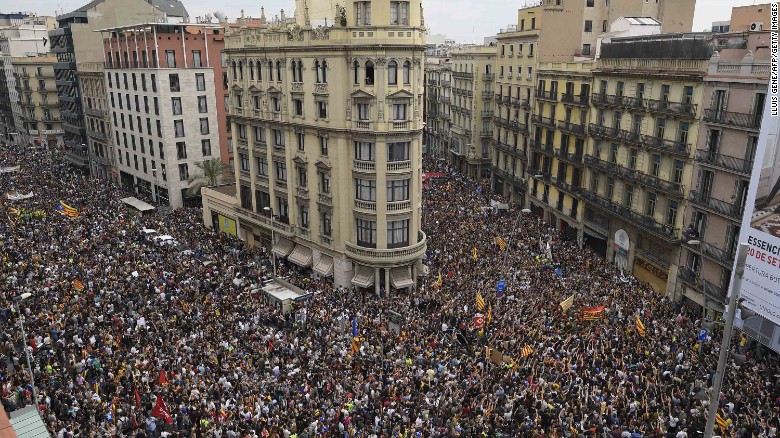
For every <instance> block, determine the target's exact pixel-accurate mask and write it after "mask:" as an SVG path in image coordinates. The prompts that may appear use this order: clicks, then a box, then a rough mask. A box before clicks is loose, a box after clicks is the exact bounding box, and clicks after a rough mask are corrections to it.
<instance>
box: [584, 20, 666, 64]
mask: <svg viewBox="0 0 780 438" xmlns="http://www.w3.org/2000/svg"><path fill="white" fill-rule="evenodd" d="M660 33H661V22H660V21H658V20H656V19H655V18H652V17H620V18H618V19H617V20H615V21H613V22H612V24H611V25H610V26H609V32H605V33H602V34H601V35H599V36H598V37H597V38H596V58H599V57H600V56H601V46H602V44H607V43H609V42H610V41H612V38H619V37H631V36H644V35H658V34H660Z"/></svg>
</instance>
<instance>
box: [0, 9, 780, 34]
mask: <svg viewBox="0 0 780 438" xmlns="http://www.w3.org/2000/svg"><path fill="white" fill-rule="evenodd" d="M332 1H335V2H338V3H344V1H345V0H342V1H339V0H332ZM346 1H348V0H346ZM580 1H584V0H580ZM672 1H673V0H672ZM88 2H89V0H25V1H24V2H23V4H24V8H25V9H27V10H28V11H31V12H36V13H37V14H38V15H54V14H55V13H59V12H60V11H64V12H70V11H71V10H73V9H76V8H78V7H80V6H82V5H84V4H86V3H88ZM183 2H184V5H185V6H186V7H187V10H188V11H189V13H190V15H191V17H193V21H194V17H197V16H202V15H205V14H206V13H208V12H212V13H213V12H215V11H217V10H220V11H222V12H224V13H225V15H226V16H227V17H228V18H229V19H233V18H237V17H239V16H240V14H241V9H244V11H245V14H246V15H247V16H252V17H259V16H260V6H264V7H265V10H266V16H271V15H273V14H278V13H279V11H280V10H281V9H284V10H285V13H286V14H287V16H291V13H292V12H293V10H294V7H295V2H294V0H228V1H226V2H225V3H221V2H217V4H221V5H220V6H215V3H214V1H213V0H183ZM526 2H528V3H529V4H530V3H532V2H531V0H518V1H515V2H512V1H506V0H423V8H424V11H425V25H426V27H428V29H429V33H431V34H443V35H446V36H447V37H448V38H454V39H455V40H456V41H458V42H464V43H469V42H474V43H481V42H482V38H483V37H485V36H491V35H495V34H496V33H497V32H498V31H499V29H502V28H506V27H507V25H509V24H517V23H516V21H517V9H518V8H520V7H523V6H525V5H526ZM5 3H6V5H8V4H11V3H14V2H11V1H9V2H5ZM760 3H768V1H766V0H765V1H755V0H697V2H696V12H695V15H694V20H693V30H694V31H701V30H708V29H709V27H710V24H711V23H712V22H713V21H721V20H728V19H729V18H730V16H731V8H732V7H734V6H746V5H752V4H760ZM0 11H2V12H12V11H11V10H8V7H7V6H6V7H3V8H2V9H0ZM55 11H56V12H55Z"/></svg>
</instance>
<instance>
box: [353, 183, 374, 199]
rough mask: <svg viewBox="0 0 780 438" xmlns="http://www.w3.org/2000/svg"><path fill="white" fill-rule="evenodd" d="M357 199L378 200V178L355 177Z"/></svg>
mask: <svg viewBox="0 0 780 438" xmlns="http://www.w3.org/2000/svg"><path fill="white" fill-rule="evenodd" d="M355 199H360V200H361V201H371V202H376V180H373V179H360V178H355Z"/></svg>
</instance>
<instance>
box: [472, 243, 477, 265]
mask: <svg viewBox="0 0 780 438" xmlns="http://www.w3.org/2000/svg"><path fill="white" fill-rule="evenodd" d="M471 257H472V258H473V259H474V261H475V262H476V261H477V245H474V249H473V250H472V251H471Z"/></svg>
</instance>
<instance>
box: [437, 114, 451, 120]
mask: <svg viewBox="0 0 780 438" xmlns="http://www.w3.org/2000/svg"><path fill="white" fill-rule="evenodd" d="M439 118H440V119H442V120H450V115H449V114H448V113H439Z"/></svg>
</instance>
